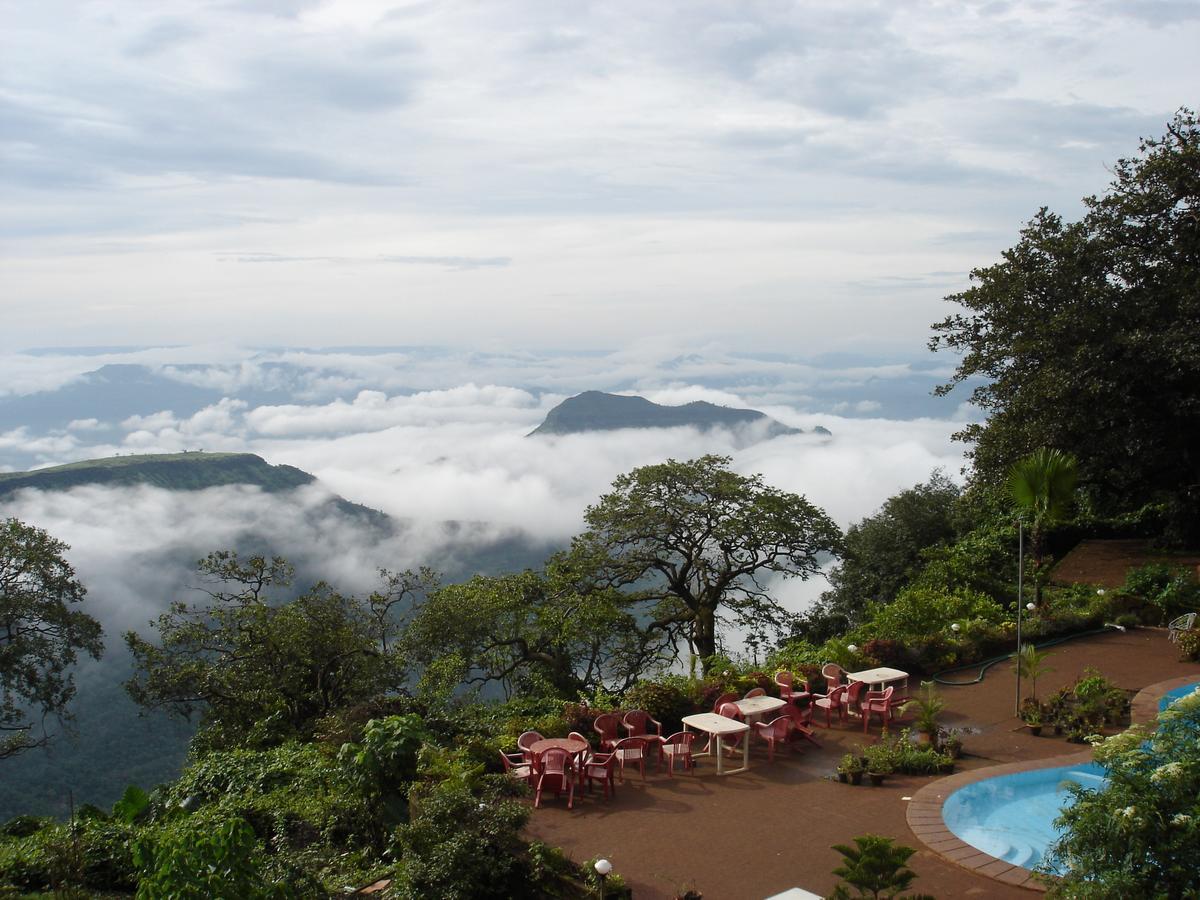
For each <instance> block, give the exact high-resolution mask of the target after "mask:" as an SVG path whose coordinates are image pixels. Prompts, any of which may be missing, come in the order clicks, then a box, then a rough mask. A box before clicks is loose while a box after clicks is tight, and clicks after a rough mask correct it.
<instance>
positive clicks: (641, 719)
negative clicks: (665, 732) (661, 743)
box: [621, 709, 662, 737]
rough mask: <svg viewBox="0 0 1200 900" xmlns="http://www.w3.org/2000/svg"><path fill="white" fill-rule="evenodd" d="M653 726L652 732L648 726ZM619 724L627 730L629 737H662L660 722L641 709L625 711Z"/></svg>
mask: <svg viewBox="0 0 1200 900" xmlns="http://www.w3.org/2000/svg"><path fill="white" fill-rule="evenodd" d="M652 725H653V726H654V731H653V733H652V732H651V731H650V726H652ZM621 726H622V727H623V728H624V729H625V730H626V731H628V732H629V737H662V722H660V721H658V719H653V718H651V717H650V713H648V712H646V711H645V710H642V709H634V710H630V711H629V712H627V713H625V718H624V719H622V720H621Z"/></svg>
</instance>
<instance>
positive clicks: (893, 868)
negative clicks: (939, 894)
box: [829, 834, 921, 900]
mask: <svg viewBox="0 0 1200 900" xmlns="http://www.w3.org/2000/svg"><path fill="white" fill-rule="evenodd" d="M833 849H834V850H836V851H837V852H838V853H840V854H842V865H840V866H838V868H836V869H834V870H833V874H834V875H836V876H837V877H838V878H841V879H843V883H842V884H839V885H837V887H835V888H834V889H833V893H832V894H830V895H829V896H830V897H831V898H833V900H850V898H866V897H870V898H873V900H891V898H896V897H899V895H900V892H901V891H904V890H907V889H908V886H909V885H910V884H912V882H913V879H915V878H916V877H917V873H916V872H914V871H913V870H912V869H909V868H906V867H905V864H906V863H907V862H908V858H909V857H910V856H912V855H913V854H914V853H916V851H915V850H913V848H912V847H900V846H895V845H893V844H892V838H887V837H881V836H880V835H877V834H864V835H861V836H860V837H856V838H855V839H854V846H853V847H850V846H848V845H846V844H834V846H833ZM850 888H854V889H855V891H856V893H853V894H851V893H850ZM909 900H921V898H920V897H917V896H911V897H910V898H909Z"/></svg>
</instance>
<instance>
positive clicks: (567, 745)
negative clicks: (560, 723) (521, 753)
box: [529, 738, 591, 768]
mask: <svg viewBox="0 0 1200 900" xmlns="http://www.w3.org/2000/svg"><path fill="white" fill-rule="evenodd" d="M590 746H591V745H589V744H588V743H587V742H586V741H578V740H575V739H574V738H543V739H542V740H540V741H534V742H533V743H532V744H530V745H529V752H530V753H531V754H532V755H533V758H534V760H537V759H538V758H539V757H540V756H541V755H542V754H543V753H545V752H546V751H547V750H551V749H554V748H556V747H557V748H558V749H560V750H566V751H567V752H568V753H569V754H571V759H572V760H576V761H579V762H582V757H581V756H580V754H583V753H586V752H587V751H588V750H589V749H590ZM534 767H535V768H536V763H535V766H534Z"/></svg>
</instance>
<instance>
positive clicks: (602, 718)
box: [592, 713, 621, 750]
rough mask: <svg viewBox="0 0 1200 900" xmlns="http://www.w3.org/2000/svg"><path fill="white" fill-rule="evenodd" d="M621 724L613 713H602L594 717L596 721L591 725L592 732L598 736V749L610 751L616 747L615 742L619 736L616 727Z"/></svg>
mask: <svg viewBox="0 0 1200 900" xmlns="http://www.w3.org/2000/svg"><path fill="white" fill-rule="evenodd" d="M620 724H621V720H620V719H618V718H617V717H616V716H615V715H614V714H613V713H602V714H601V715H598V716H596V721H595V722H593V723H592V730H593V731H595V732H596V733H597V734H598V735H600V749H601V750H611V749H612V748H613V747H614V746H616V743H617V741H619V740H620V739H621V736H620V735H619V734H617V727H618V726H619V725H620Z"/></svg>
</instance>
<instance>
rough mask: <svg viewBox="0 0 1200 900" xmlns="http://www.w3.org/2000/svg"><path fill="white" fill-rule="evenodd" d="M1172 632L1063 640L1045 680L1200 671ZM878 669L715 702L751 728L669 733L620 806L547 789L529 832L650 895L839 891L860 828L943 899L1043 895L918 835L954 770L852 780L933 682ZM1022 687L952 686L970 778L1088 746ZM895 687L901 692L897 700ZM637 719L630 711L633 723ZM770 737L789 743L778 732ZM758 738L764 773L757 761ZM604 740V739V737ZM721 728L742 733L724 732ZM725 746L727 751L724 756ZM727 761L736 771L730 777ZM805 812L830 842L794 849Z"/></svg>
mask: <svg viewBox="0 0 1200 900" xmlns="http://www.w3.org/2000/svg"><path fill="white" fill-rule="evenodd" d="M1167 638H1168V635H1167V631H1166V629H1165V628H1164V629H1138V630H1133V631H1129V632H1125V633H1121V632H1112V633H1109V634H1105V635H1102V636H1096V637H1088V638H1082V639H1079V640H1075V641H1071V642H1069V643H1067V644H1063V645H1061V646H1060V647H1057V648H1055V651H1054V654H1055V655H1054V665H1053V668H1054V671H1053V673H1052V674H1047V675H1045V676H1043V679H1042V682H1043V683H1040V684H1039V687H1040V688H1041V690H1042V691H1044V692H1046V693H1047V694H1049V693H1050V692H1051V691H1053V690H1055V689H1057V688H1058V687H1060V686H1062V685H1066V684H1069V683H1071V682H1073V681H1074V680H1076V679H1078V678H1079V677H1080V676H1081V675H1083V673H1084V670H1085V669H1087V668H1088V667H1090V666H1100V667H1102V668H1103V670H1104V672H1105V674H1106V675H1108V676H1109V677H1110V678H1112V679H1113V680H1114V681H1116V683H1118V684H1120V685H1121V686H1122V687H1123V688H1127V689H1129V690H1136V689H1139V688H1140V687H1142V686H1144V685H1146V684H1150V683H1153V682H1156V681H1159V680H1162V679H1164V678H1170V677H1172V676H1178V675H1183V674H1192V673H1196V672H1197V671H1200V668H1198V667H1197V665H1196V664H1195V663H1184V662H1179V661H1178V660H1177V658H1176V654H1174V653H1169V652H1164V647H1166V646H1171V645H1170V644H1169V642H1168V639H1167ZM782 674H783V673H781V675H782ZM876 674H877V675H878V673H876ZM862 676H863V673H862V672H845V671H838V672H834V671H833V669H832V668H831V669H830V671H829V673H828V676H827V680H829V681H831V684H830V686H829V687H828V688H826V690H825V691H819V690H818V691H813V690H811V689H812V688H814V687H815V688H818V689H819V688H820V687H821V685H820V684H819V680H817V681H818V683H817V684H812V683H802V681H801V679H800V678H794V679H793V681H792V682H791V690H793V691H796V692H804V693H809V694H810V695H811V696H810V697H808V698H797V701H798V702H791V698H789V699H788V700H785V699H784V698H783V697H782V696H778V697H772V696H769V695H770V694H771V693H773V692H772V691H770V690H769V689H768V692H767V693H768V696H766V697H765V698H764V697H752V698H749V701H748V700H747V698H746V697H745V696H744V693H743V694H740V695H733V696H728V695H721V696H719V697H717V698H714V706H715V707H716V708H714V709H709V710H706V711H705V712H702V713H698V714H696V715H698V716H701V717H705V718H706V719H707V717H713V718H714V719H723V720H724V721H725V722H726V723H729V726H732V727H733V728H737V726H742V729H744V730H742V729H739V730H738V731H737V732H727V733H725V734H716V735H714V734H713V732H707V731H704V730H703V729H701V728H698V727H694V726H692V725H690V724H689V725H688V729H687V731H686V732H682V733H683V734H684V735H686V738H681V737H680V735H679V734H673V735H670V736H668V737H667V738H665V739H664V740H663V741H661V742H658V746H657V747H656V748H654V751H652V752H655V753H657V752H658V751H659V750H661V751H662V756H661V757H659V756H657V755H656V756H654V757H652V758H651V761H650V765H647V767H646V779H645V781H643V780H642V778H641V777H640V773H633V772H629V773H627V774H628V775H630V776H634V777H630V778H628V779H627V780H626V782H625V783H624V785H619V788H620V789H619V790H618V791H617V792H616V793H615V794H613V795H612V796H611V798H610V799H608V800H607V801H606V800H605V798H604V796H603V795H602V793H600V792H598V791H596V792H593V794H592V797H591V799H589V800H587V802H586V803H584V804H581V803H580V796H581V793H580V791H579V790H578V789H576V791H575V808H574V809H573V810H571V811H568V810H567V809H566V803H565V802H562V801H560V802H557V803H556V802H554V801H553V798H554V792H553V789H552V788H551V787H550V786H549V784H547V786H546V787H545V788H544V789H543V794H542V804H541V807H540V809H539V810H538V811H537V812H536V813H535V814H534V817H533V819H532V820H531V821H530V823H529V825H528V826H526V831H527V832H528V833H529V834H530V836H531V837H533V838H536V839H538V840H543V841H546V842H547V843H552V844H554V845H555V846H559V847H562V848H564V849H565V850H566V851H567V852H568V853H570V854H571V856H572V857H573V858H576V859H581V860H585V859H589V858H592V857H594V856H597V855H603V856H604V858H606V859H609V860H611V861H612V864H613V866H614V871H615V872H619V873H620V874H621V875H622V877H623V878H624V879H625V881H626V883H627V884H629V885H630V886H631V887H632V888H633V890H634V895H635V896H636V897H638V898H639V900H647V898H649V900H655V898H664V900H669V898H672V897H675V896H677V895H678V893H679V892H680V891H679V885H683V884H689V885H695V886H696V889H697V890H698V891H700V892H702V893H703V894H704V895H705V896H714V897H747V898H762V897H769V896H772V895H774V894H777V893H780V892H782V891H786V890H788V889H790V888H793V887H796V886H798V885H801V886H804V887H805V888H808V889H809V890H811V891H814V892H816V893H817V894H823V893H827V892H828V891H829V890H831V889H832V887H833V885H834V884H835V883H836V878H834V877H833V876H832V875H831V874H830V873H831V872H832V870H833V869H834V868H835V867H836V866H837V865H838V864H839V862H840V857H839V855H838V854H837V853H836V851H834V850H832V846H833V845H834V844H851V843H852V842H853V838H854V837H855V836H857V835H861V834H866V833H875V834H884V835H888V836H892V837H895V838H896V841H897V843H899V844H905V845H908V846H910V847H913V848H915V849H916V850H917V852H916V854H915V855H914V856H913V857H912V858H911V860H910V862H909V865H910V867H911V868H912V869H913V870H914V871H916V872H917V873H918V875H919V882H918V884H919V885H920V887H921V889H922V890H923V891H925V892H928V893H930V894H932V895H934V896H938V897H954V896H980V897H984V896H986V897H988V898H1000V900H1006V898H1011V900H1018V898H1022V897H1030V896H1032V894H1031V892H1030V891H1029V889H1028V888H1022V887H1017V886H1015V885H1012V884H1005V883H1002V882H1000V881H996V880H993V879H991V878H988V877H987V874H986V872H980V871H979V870H978V869H972V868H964V867H962V866H961V865H959V864H957V863H956V862H955V861H952V860H950V859H948V858H946V857H944V856H941V855H939V854H937V853H936V852H934V851H932V850H931V849H929V848H928V847H927V846H926V844H924V843H923V842H922V840H921V838H919V837H918V836H917V835H915V834H914V833H913V832H912V830H911V828H910V826H909V824H908V819H907V818H906V813H907V810H908V806H909V802H908V799H907V798H909V797H912V796H914V795H915V794H916V793H917V792H918V791H919V790H920V789H921V788H923V787H925V786H927V785H932V784H936V783H937V780H938V777H939V776H938V775H936V774H934V775H917V774H900V773H896V774H893V775H890V776H889V777H888V779H887V780H886V782H885V783H884V784H883V785H882V786H878V787H872V786H868V785H866V784H865V782H864V785H863V786H859V787H854V786H851V785H846V784H840V783H839V782H838V780H837V776H836V773H835V769H836V767H837V765H838V761H839V759H840V758H841V757H842V756H844V755H845V754H847V753H853V754H857V753H859V752H860V749H861V748H863V747H864V746H866V747H869V746H873V745H874V744H876V743H878V742H879V739H880V732H881V731H882V730H883V728H884V727H885V725H886V726H887V727H889V728H890V730H891V733H892V738H893V739H895V738H896V737H898V736H899V733H900V732H901V730H902V729H903V728H904V727H909V723H908V722H907V719H906V718H903V717H902V713H901V711H900V706H902V705H903V703H904V702H905V700H904V698H903V695H904V694H907V693H908V692H909V690H910V689H915V687H916V686H917V685H916V684H915V682H913V681H912V678H911V673H910V675H909V682H910V683H909V684H906V683H905V681H904V680H902V679H901V680H888V681H887V683H886V684H881V683H880V681H879V680H866V679H863V678H862ZM893 677H895V676H891V675H886V676H884V678H887V679H891V678H893ZM854 678H858V679H861V680H864V681H865V683H866V687H864V688H862V689H860V690H861V691H862V693H861V695H860V700H861V702H860V705H859V708H858V709H851V708H850V707H849V706H843V705H841V704H840V703H839V704H835V705H833V706H832V707H829V708H828V712H829V725H828V727H826V723H825V714H826V711H827V710H826V708H824V707H822V706H821V705H819V701H820V700H821V699H823V698H827V697H828V696H829V695H831V694H836V695H837V696H839V697H840V696H843V695H844V694H845V688H846V687H847V685H848V684H849V683H850V681H851V679H854ZM775 683H776V685H777V686H778V687H779V688H780V691H779V693H780V694H782V688H783V687H784V684H786V683H787V679H786V677H776V679H775ZM1013 687H1014V675H1013V672H1012V669H1011V666H1003V667H996V668H994V669H992V670H991V671H990V672H989V674H988V675H987V677H986V678H985V679H984V680H983V681H982V682H980V683H978V684H969V685H963V686H957V687H955V686H950V685H939V686H938V690H939V692H940V694H941V696H942V697H943V698H944V699H945V701H946V709H945V710H944V711H943V713H942V722H943V724H944V725H945V726H946V727H947V728H950V729H954V730H956V731H958V732H960V733H961V734H962V736H963V756H962V758H960V760H959V761H958V768H959V770H960V771H970V770H972V769H975V768H982V767H986V766H991V765H995V764H996V763H997V762H1017V761H1020V760H1037V759H1039V758H1044V757H1053V756H1056V755H1059V754H1062V753H1063V752H1064V750H1066V749H1067V748H1070V747H1071V746H1073V745H1070V744H1068V743H1067V741H1066V738H1065V737H1063V738H1059V739H1057V740H1056V739H1047V738H1045V737H1034V736H1032V735H1031V734H1030V732H1029V730H1028V729H1027V728H1025V727H1023V725H1022V723H1021V721H1020V720H1019V719H1018V718H1016V717H1015V716H1014V712H1013ZM839 689H840V690H839ZM889 689H890V690H891V694H890V696H884V695H886V694H887V692H888V690H889ZM914 692H915V690H914ZM898 695H900V696H898ZM764 699H765V700H768V701H772V702H774V703H776V704H778V706H777V707H776V709H772V710H769V711H766V712H763V713H761V714H760V715H758V720H759V721H758V726H755V725H754V724H750V723H747V721H746V718H747V717H746V713H745V712H744V711H743V710H741V709H739V705H745V704H747V703H749V702H750V701H758V702H761V701H762V700H764ZM727 704H728V705H729V706H731V707H732V708H728V707H727V708H726V709H725V710H724V711H725V715H721V714H720V710H721V707H726V705H727ZM751 710H752V711H753V707H751ZM776 710H778V711H776ZM860 715H861V716H862V718H860V717H859V716H860ZM784 716H787V717H788V718H789V719H791V728H790V730H789V732H788V736H787V740H786V741H781V740H780V737H779V735H778V733H777V730H782V726H780V725H777V724H776V723H777V722H778V720H779V719H780V718H781V717H784ZM621 718H622V717H621V716H618V717H616V720H617V723H618V727H619V723H620V721H621ZM708 721H712V720H711V719H708ZM668 727H670V723H669V722H664V723H663V730H664V731H666V730H667V729H668ZM727 727H728V726H727ZM864 728H865V732H864ZM802 729H805V730H807V732H808V733H809V734H808V735H806V734H805V733H804V731H803V730H802ZM768 734H769V735H770V736H771V737H772V738H773V739H774V743H772V742H771V741H769V740H768V739H767V736H768ZM747 735H748V736H749V756H748V759H749V766H748V768H743V767H742V762H743V754H744V753H745V752H746V742H745V737H746V736H747ZM592 737H593V740H595V739H596V738H598V737H599V734H598V732H596V733H593V736H592ZM721 737H726V738H729V740H727V741H724V740H714V738H721ZM914 740H915V735H914ZM685 742H686V747H685V746H683V745H684V743H685ZM668 746H670V747H671V749H670V750H668ZM676 747H678V749H676ZM717 747H719V748H720V752H719V753H716V754H714V750H716V749H717ZM687 751H690V754H689V753H688V752H687ZM592 752H593V753H597V752H599V748H598V747H597V748H595V749H594V750H593V751H592ZM706 752H707V756H706V755H704V754H705V753H706ZM689 755H690V757H691V760H692V762H694V763H695V764H696V768H695V769H694V770H692V769H691V768H690V767H689V766H688V765H687V762H686V760H687V758H688V756H689ZM718 760H719V761H720V764H721V766H722V771H723V772H726V773H728V777H717V776H716V771H717V764H718ZM684 773H686V774H684ZM517 777H520V776H517ZM565 799H566V792H565V791H564V792H563V800H564V801H565ZM805 815H810V816H816V817H819V820H820V822H821V827H820V837H819V838H818V839H815V840H810V839H807V838H806V839H805V840H804V841H803V852H795V853H780V852H779V840H778V838H779V835H780V834H781V833H785V832H786V833H797V834H802V832H796V827H797V826H796V823H797V821H798V817H803V816H805ZM683 828H686V829H687V831H688V840H687V841H685V842H679V843H678V845H674V844H672V845H669V846H665V845H663V844H662V842H660V841H657V840H654V839H653V838H652V837H651V836H653V835H657V834H661V833H663V832H664V831H669V832H671V833H678V832H679V831H680V829H683ZM708 846H711V847H717V846H719V847H722V848H723V850H722V853H720V854H714V855H712V857H711V858H710V857H709V856H708V855H705V854H697V853H696V847H708ZM798 849H799V848H798ZM730 858H737V859H738V860H739V865H738V866H736V867H730V866H728V865H727V861H728V860H729V859H730Z"/></svg>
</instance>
